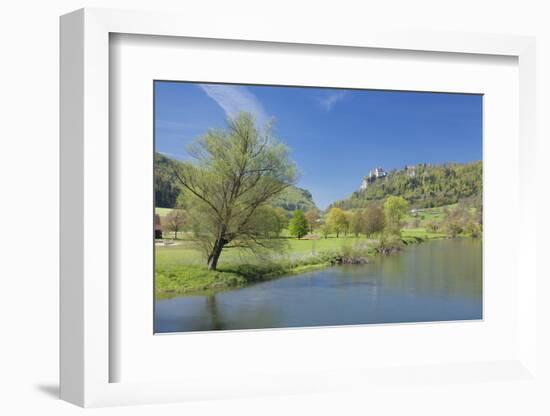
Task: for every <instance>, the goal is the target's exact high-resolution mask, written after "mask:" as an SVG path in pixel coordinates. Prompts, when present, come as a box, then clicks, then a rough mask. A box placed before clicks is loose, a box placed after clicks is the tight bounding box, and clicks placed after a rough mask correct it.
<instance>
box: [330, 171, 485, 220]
mask: <svg viewBox="0 0 550 416" xmlns="http://www.w3.org/2000/svg"><path fill="white" fill-rule="evenodd" d="M366 180H367V178H366ZM482 184H483V179H482V162H481V161H478V162H471V163H464V164H460V163H447V164H443V165H429V164H418V165H415V166H409V167H407V168H405V169H402V170H393V171H390V172H388V174H387V176H385V177H381V178H372V179H370V180H367V187H366V189H364V190H358V191H356V192H354V193H353V194H352V195H351V196H350V197H349V198H346V199H343V200H340V201H336V202H335V203H333V204H332V205H331V207H339V208H342V209H346V210H347V209H353V208H363V207H365V206H366V205H367V203H368V202H370V201H380V200H383V199H384V198H386V197H387V196H389V195H396V196H402V197H403V198H405V199H406V200H407V201H408V202H409V204H410V205H411V206H412V207H415V208H431V207H438V206H442V205H447V204H453V203H455V202H458V201H459V200H461V199H466V198H471V197H480V196H481V192H482Z"/></svg>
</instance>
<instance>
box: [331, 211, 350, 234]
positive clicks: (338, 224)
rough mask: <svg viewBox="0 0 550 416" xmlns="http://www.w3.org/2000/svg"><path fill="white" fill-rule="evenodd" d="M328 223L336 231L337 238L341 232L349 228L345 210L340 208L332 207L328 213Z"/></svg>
mask: <svg viewBox="0 0 550 416" xmlns="http://www.w3.org/2000/svg"><path fill="white" fill-rule="evenodd" d="M327 224H328V225H329V227H330V228H331V229H332V230H333V231H334V232H335V233H336V238H338V237H339V236H340V233H341V232H342V231H345V230H347V228H348V220H347V218H346V214H345V212H344V211H343V210H342V209H340V208H331V209H330V211H329V212H328V214H327Z"/></svg>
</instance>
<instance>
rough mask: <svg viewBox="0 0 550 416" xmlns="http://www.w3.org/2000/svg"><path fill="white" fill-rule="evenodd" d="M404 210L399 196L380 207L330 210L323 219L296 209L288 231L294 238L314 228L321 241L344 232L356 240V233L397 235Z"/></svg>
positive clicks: (405, 210)
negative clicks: (350, 234)
mask: <svg viewBox="0 0 550 416" xmlns="http://www.w3.org/2000/svg"><path fill="white" fill-rule="evenodd" d="M407 211H408V203H407V201H406V200H405V199H404V198H402V197H399V196H390V197H388V198H387V199H386V201H385V202H384V204H381V203H371V204H369V205H368V206H367V207H366V208H363V209H357V210H354V211H344V210H343V209H341V208H337V207H333V208H331V209H330V210H329V211H328V213H327V214H326V216H325V217H324V218H322V217H321V215H320V212H319V210H317V209H312V210H309V211H307V212H306V213H305V214H304V213H303V212H302V211H300V210H297V211H295V212H294V214H293V216H292V218H291V220H290V223H289V232H290V234H291V235H292V236H295V237H297V238H302V237H304V236H305V235H306V234H308V233H312V232H313V231H314V230H315V229H318V230H319V231H320V232H321V234H322V235H323V236H324V237H325V238H327V237H328V236H329V234H336V238H338V237H340V234H344V235H347V233H353V234H354V235H355V236H356V237H358V236H359V235H360V234H365V235H366V236H367V237H370V236H372V235H375V234H379V233H382V232H386V233H388V234H391V235H399V234H400V233H401V228H402V227H403V221H402V220H403V217H404V216H405V215H406V214H407Z"/></svg>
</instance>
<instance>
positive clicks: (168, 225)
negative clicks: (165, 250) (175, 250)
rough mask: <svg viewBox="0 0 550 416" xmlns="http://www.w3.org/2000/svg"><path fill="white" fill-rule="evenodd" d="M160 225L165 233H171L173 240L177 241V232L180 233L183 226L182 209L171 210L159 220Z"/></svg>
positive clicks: (183, 213)
mask: <svg viewBox="0 0 550 416" xmlns="http://www.w3.org/2000/svg"><path fill="white" fill-rule="evenodd" d="M161 224H162V225H163V228H164V229H165V230H166V231H171V232H173V233H174V240H177V239H178V231H181V230H182V229H183V225H184V224H185V212H184V211H183V210H182V209H177V208H176V209H173V210H172V211H170V212H169V213H168V215H166V216H165V217H164V218H162V219H161Z"/></svg>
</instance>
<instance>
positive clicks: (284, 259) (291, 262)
mask: <svg viewBox="0 0 550 416" xmlns="http://www.w3.org/2000/svg"><path fill="white" fill-rule="evenodd" d="M443 237H444V235H443V234H439V233H429V232H427V231H426V230H424V229H421V228H419V229H406V230H403V233H402V238H401V240H402V245H403V246H405V245H407V244H413V243H418V242H421V241H425V240H430V239H437V238H443ZM284 240H285V242H286V246H287V248H286V250H285V252H284V253H283V254H270V255H267V254H266V255H263V256H259V257H258V256H255V255H253V254H251V253H249V252H245V251H243V250H240V249H238V248H234V247H229V248H226V249H225V250H224V251H223V254H222V257H221V258H220V262H219V266H218V270H217V271H210V270H207V269H206V267H205V266H204V259H203V257H202V256H201V253H200V252H199V251H198V250H197V249H196V248H195V247H194V246H193V244H192V242H191V241H190V240H189V239H185V237H184V238H183V239H182V240H178V241H176V242H175V243H174V244H172V245H166V246H165V245H158V246H157V247H156V250H155V260H156V281H155V292H156V296H157V297H170V296H175V295H181V294H196V293H205V292H210V291H219V290H223V289H228V288H233V287H240V286H245V285H247V284H250V283H253V282H258V281H263V280H269V279H273V278H276V277H278V276H282V275H289V274H298V273H303V272H307V271H311V270H315V269H319V268H324V267H327V266H330V265H331V264H334V263H335V262H337V261H341V259H342V258H346V259H348V260H350V259H351V260H352V261H353V260H354V259H365V258H367V257H371V256H375V255H378V252H377V248H378V247H379V245H380V241H379V240H377V239H368V238H365V237H355V236H350V235H348V236H343V237H342V236H340V237H339V238H336V236H334V235H331V236H329V238H326V239H325V238H321V239H318V240H305V239H304V240H298V239H295V238H284Z"/></svg>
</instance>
